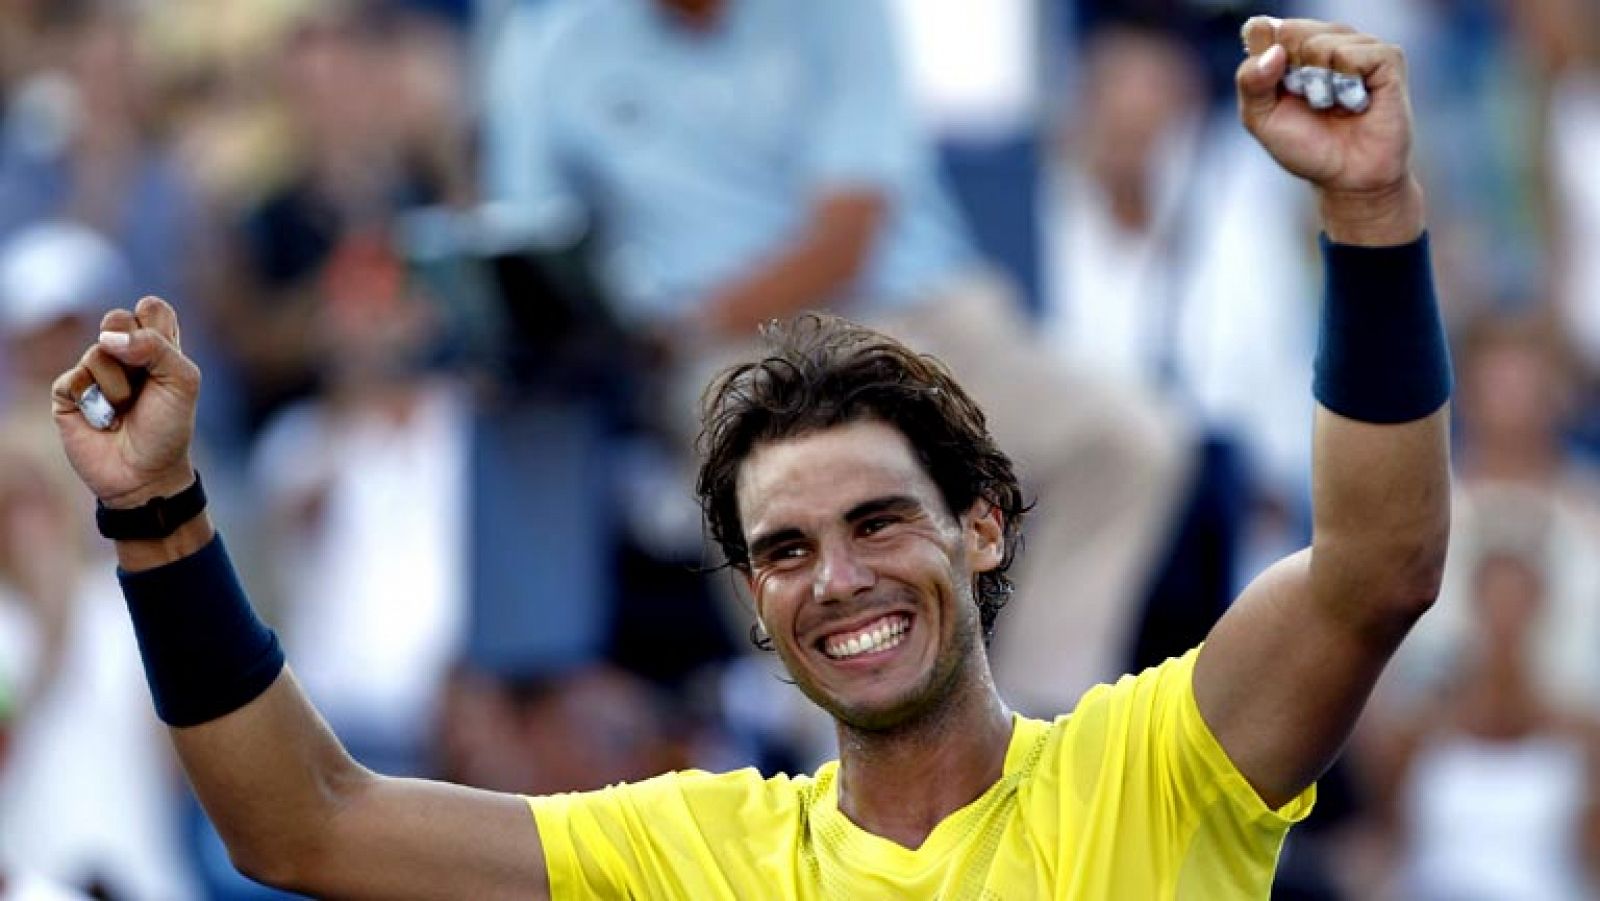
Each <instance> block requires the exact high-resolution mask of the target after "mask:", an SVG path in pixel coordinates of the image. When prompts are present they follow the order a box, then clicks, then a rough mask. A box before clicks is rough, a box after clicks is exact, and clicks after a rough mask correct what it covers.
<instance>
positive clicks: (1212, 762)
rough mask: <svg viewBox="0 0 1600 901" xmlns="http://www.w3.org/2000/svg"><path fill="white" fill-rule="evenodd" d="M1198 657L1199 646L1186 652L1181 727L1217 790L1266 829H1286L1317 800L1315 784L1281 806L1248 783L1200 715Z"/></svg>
mask: <svg viewBox="0 0 1600 901" xmlns="http://www.w3.org/2000/svg"><path fill="white" fill-rule="evenodd" d="M1199 656H1200V649H1199V648H1195V649H1194V650H1192V651H1190V652H1189V659H1188V660H1187V661H1186V662H1187V664H1188V665H1187V669H1188V673H1187V674H1186V676H1187V678H1186V682H1187V684H1186V686H1185V688H1184V692H1183V696H1184V700H1183V704H1184V715H1183V719H1184V728H1185V729H1186V730H1187V731H1188V732H1189V737H1190V739H1191V740H1192V741H1193V742H1194V744H1195V747H1197V748H1199V749H1200V751H1201V753H1202V754H1203V755H1204V758H1205V761H1206V765H1207V766H1208V767H1209V768H1210V769H1211V770H1212V772H1213V773H1214V774H1215V776H1216V778H1217V788H1218V790H1219V791H1220V792H1221V793H1222V794H1224V795H1226V796H1227V797H1228V799H1229V800H1230V801H1232V802H1233V805H1234V806H1235V807H1236V808H1238V809H1239V810H1240V811H1241V812H1242V813H1244V814H1245V816H1246V818H1247V819H1248V820H1249V822H1251V823H1253V824H1257V825H1260V826H1263V827H1265V828H1269V829H1285V828H1288V827H1289V826H1292V825H1294V824H1295V823H1298V822H1300V821H1301V820H1304V819H1305V818H1306V817H1307V816H1309V815H1310V813H1311V809H1312V808H1313V807H1314V806H1316V803H1317V786H1316V783H1312V784H1311V785H1308V786H1306V789H1305V790H1304V791H1302V792H1301V793H1300V794H1299V795H1297V796H1295V797H1294V798H1292V799H1290V800H1289V801H1288V802H1286V803H1285V804H1283V805H1282V806H1281V807H1278V808H1271V807H1268V806H1267V802H1266V801H1263V800H1262V799H1261V795H1260V794H1259V793H1258V792H1257V791H1256V789H1255V786H1253V785H1251V784H1250V780H1248V779H1246V778H1245V775H1244V773H1242V772H1240V771H1239V767H1238V766H1237V765H1236V764H1235V763H1234V762H1233V758H1231V757H1229V756H1228V752H1227V750H1225V749H1224V748H1223V747H1222V743H1221V742H1220V741H1218V740H1217V737H1216V735H1215V734H1213V733H1212V731H1211V726H1210V724H1208V723H1207V722H1206V720H1205V717H1204V716H1202V715H1201V714H1200V702H1199V701H1197V700H1196V699H1195V696H1194V661H1195V660H1197V659H1199Z"/></svg>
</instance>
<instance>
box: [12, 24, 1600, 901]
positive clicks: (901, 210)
mask: <svg viewBox="0 0 1600 901" xmlns="http://www.w3.org/2000/svg"><path fill="white" fill-rule="evenodd" d="M1256 13H1271V14H1277V15H1309V16H1316V17H1321V18H1332V19H1337V20H1342V21H1346V22H1349V23H1350V24H1353V25H1356V26H1358V27H1360V28H1362V29H1364V30H1369V31H1372V32H1374V33H1376V34H1378V35H1380V36H1382V37H1385V38H1386V39H1388V40H1391V41H1394V42H1397V43H1399V44H1401V45H1403V46H1404V47H1405V48H1406V50H1407V53H1408V56H1409V61H1410V66H1411V74H1412V80H1413V91H1414V102H1415V107H1416V114H1417V119H1418V123H1419V131H1420V137H1419V144H1418V147H1417V158H1418V165H1419V167H1420V170H1421V173H1422V177H1423V179H1424V181H1425V183H1426V186H1427V189H1428V196H1429V202H1430V223H1431V229H1432V241H1433V248H1434V260H1435V266H1436V270H1437V274H1438V280H1439V287H1440V294H1441V298H1442V300H1443V303H1444V307H1445V312H1446V317H1447V323H1448V327H1449V330H1450V333H1451V336H1452V340H1453V342H1454V347H1455V362H1456V367H1457V378H1458V393H1457V398H1456V406H1455V415H1456V428H1455V433H1454V434H1455V439H1454V440H1455V444H1456V457H1455V461H1456V474H1457V479H1458V487H1457V493H1458V499H1457V505H1456V521H1455V526H1454V529H1455V535H1454V536H1453V541H1452V547H1451V554H1450V564H1449V573H1448V575H1447V579H1446V588H1445V592H1444V596H1443V597H1442V598H1441V599H1440V601H1439V604H1438V606H1437V608H1436V609H1435V611H1434V612H1433V613H1432V614H1430V616H1429V617H1428V619H1427V620H1426V621H1425V622H1424V623H1423V624H1422V625H1421V626H1420V627H1419V629H1418V630H1417V632H1416V633H1415V634H1414V636H1413V637H1412V638H1411V639H1410V640H1408V642H1407V643H1406V646H1405V647H1404V648H1403V650H1402V652H1401V654H1400V656H1399V658H1398V659H1397V661H1396V663H1395V665H1394V666H1393V667H1392V668H1391V672H1390V673H1389V675H1388V676H1387V677H1386V681H1385V683H1384V685H1383V686H1382V687H1381V688H1380V690H1379V693H1378V696H1377V697H1376V698H1375V699H1374V702H1373V704H1372V707H1371V710H1370V711H1369V713H1368V715H1367V716H1366V718H1365V720H1364V721H1363V723H1362V726H1361V728H1360V730H1359V733H1358V735H1357V736H1356V738H1355V739H1354V740H1353V741H1352V743H1351V746H1350V748H1349V750H1348V752H1347V754H1346V755H1345V757H1344V759H1343V760H1341V761H1340V763H1339V764H1338V766H1337V767H1336V768H1335V769H1334V771H1333V772H1331V773H1330V774H1329V775H1328V777H1327V778H1326V779H1325V780H1324V781H1323V783H1322V787H1321V799H1320V801H1319V805H1318V808H1317V813H1316V815H1315V816H1314V817H1313V819H1312V820H1311V822H1309V823H1308V824H1307V825H1306V826H1305V827H1302V828H1300V829H1297V830H1296V831H1295V832H1294V833H1293V834H1292V835H1291V838H1290V843H1289V845H1288V847H1287V848H1286V851H1285V855H1284V858H1283V861H1282V864H1281V867H1280V877H1279V883H1278V888H1277V892H1276V896H1277V897H1282V898H1384V897H1394V898H1453V899H1459V898H1465V897H1471V898H1474V899H1500V898H1505V899H1545V898H1550V899H1556V898H1580V897H1592V896H1594V895H1595V893H1596V890H1597V889H1596V886H1597V884H1600V883H1597V882H1596V877H1597V875H1600V531H1597V529H1600V490H1597V487H1596V486H1597V480H1596V477H1597V475H1600V468H1597V454H1600V393H1597V391H1596V387H1597V382H1596V374H1597V372H1600V368H1597V367H1600V172H1592V171H1591V167H1593V166H1594V165H1595V161H1597V160H1600V7H1596V5H1595V4H1594V3H1593V2H1592V0H1515V2H1513V0H1391V2H1388V3H1381V4H1378V3H1358V2H1354V0H1303V2H1293V0H1283V2H1268V0H1261V2H1246V0H985V2H982V3H979V2H976V0H866V2H861V0H856V2H847V0H815V2H807V3H794V2H793V0H477V2H473V0H432V2H428V0H409V2H406V0H373V2H365V0H121V2H118V0H0V876H3V881H0V898H63V897H64V898H72V897H80V896H89V897H96V898H111V899H134V901H138V899H159V901H168V899H171V901H185V899H201V898H220V899H233V898H239V899H245V898H258V897H272V896H273V894H272V893H269V892H266V891H265V890H262V889H259V888H257V887H255V886H254V885H252V884H250V883H248V882H246V881H245V880H243V879H242V877H238V876H237V875H235V874H234V873H233V871H232V869H231V867H230V866H229V864H228V862H227V858H226V853H225V851H224V850H223V849H222V846H221V844H220V842H219V841H218V840H217V838H216V837H215V834H214V833H213V832H212V831H211V830H210V827H209V826H208V825H207V824H206V822H205V820H204V817H203V815H202V814H201V813H200V812H199V809H198V807H197V806H196V805H195V803H194V801H193V800H192V799H191V797H190V796H189V795H188V793H187V790H186V788H185V787H184V786H183V782H182V778H181V774H180V773H179V771H178V769H177V767H176V763H175V761H174V760H173V758H172V756H171V754H170V751H169V749H168V747H167V744H166V742H165V738H164V735H163V733H162V731H161V729H160V728H159V726H158V723H157V721H156V720H155V718H154V716H153V714H152V712H151V708H150V703H149V700H148V697H147V694H146V690H145V687H144V685H143V680H142V675H141V669H140V665H139V661H138V656H137V649H136V647H135V645H134V642H133V638H132V634H131V631H130V629H129V627H128V625H127V622H126V616H125V613H124V612H123V610H122V608H121V599H120V595H119V592H118V590H117V586H116V582H115V579H114V575H113V566H114V561H113V558H112V556H111V554H110V549H109V547H108V546H107V545H106V544H105V543H104V542H102V541H101V540H100V539H99V538H98V537H97V536H95V535H94V532H93V529H92V523H91V518H90V517H89V516H88V514H89V512H90V510H91V505H90V502H89V498H88V497H87V496H86V495H85V493H84V491H83V489H82V488H81V486H79V485H78V484H77V483H76V481H75V480H74V479H73V478H72V476H71V473H70V471H68V470H67V469H66V465H65V462H64V460H63V459H62V458H61V456H60V454H59V452H58V451H57V450H56V447H55V444H54V437H53V430H52V427H51V425H50V422H49V420H48V414H47V412H46V411H47V406H46V402H45V396H46V393H47V385H48V383H49V382H50V380H51V379H53V377H54V376H55V375H56V374H57V373H58V372H60V371H62V370H63V369H65V368H67V367H68V366H70V365H71V364H72V363H73V362H74V361H75V360H76V358H77V356H78V355H79V354H80V353H81V351H82V349H83V348H84V347H85V346H86V345H87V344H88V343H89V342H90V341H91V340H93V335H94V333H95V332H96V330H97V325H98V320H99V316H100V314H101V313H102V312H103V311H104V310H105V309H107V308H109V307H111V306H119V305H120V306H131V305H132V302H133V301H134V300H136V299H137V297H139V296H140V295H143V294H159V295H161V296H163V297H165V298H167V299H169V300H171V301H172V302H173V303H174V304H175V305H176V306H177V308H178V310H179V313H180V316H181V318H182V321H183V329H184V330H183V343H184V347H185V350H186V351H188V352H189V353H190V354H191V355H192V356H194V357H195V358H196V359H197V360H198V361H199V362H200V364H201V366H202V368H203V370H204V373H205V391H204V396H203V398H202V409H201V412H200V422H199V429H200V438H199V441H200V446H199V448H198V449H197V457H198V460H197V463H198V466H199V468H200V469H201V470H202V471H203V472H204V474H205V479H206V485H207V489H208V493H209V494H210V495H211V498H212V509H213V514H214V516H215V518H216V519H217V521H218V523H219V525H220V527H221V528H222V529H223V531H225V532H226V533H227V535H228V540H229V544H230V548H231V549H232V551H233V553H234V556H235V558H236V561H237V562H238V563H239V565H240V566H241V568H242V569H243V570H244V573H245V578H246V582H247V584H249V585H250V586H251V589H252V594H253V597H254V599H255V601H256V603H257V606H258V607H259V608H260V609H261V610H262V611H263V615H264V617H265V618H266V619H267V620H268V621H269V622H271V623H272V624H273V625H274V626H275V627H276V628H277V629H278V630H279V632H280V634H281V635H282V636H283V639H284V641H285V643H286V645H287V647H288V649H289V654H290V659H291V662H292V663H293V665H294V666H295V668H296V671H297V673H298V674H299V676H300V678H301V680H302V681H303V683H304V684H305V686H306V688H307V690H308V691H309V692H310V694H311V696H312V697H313V699H314V700H315V702H316V703H317V705H318V706H319V707H320V709H321V710H322V711H323V712H324V714H325V715H326V716H327V718H328V719H329V720H330V721H331V722H332V724H333V725H334V727H335V729H336V730H337V731H338V732H339V734H340V735H341V737H342V738H343V739H344V740H345V741H346V742H347V744H348V745H349V746H350V748H351V749H352V751H353V753H355V754H356V755H357V756H358V757H359V758H360V759H362V760H363V761H364V762H365V763H367V764H368V765H370V766H373V767H375V768H378V769H381V770H384V771H386V772H391V773H412V774H423V775H429V776H436V777H441V778H447V779H453V780H459V781H463V782H468V783H471V784H475V785H481V786H486V787H489V788H494V789H501V790H507V791H518V792H528V793H543V792H554V791H563V790H575V789H587V788H595V787H598V786H601V785H604V784H607V783H610V782H614V781H618V780H624V779H637V778H642V777H645V776H648V775H650V774H652V773H656V772H660V771H662V770H665V769H671V768H678V767H691V766H693V767H701V768H707V769H724V768H732V767H740V766H756V767H760V768H762V769H763V770H765V771H769V772H771V771H777V770H789V771H795V770H809V769H811V768H813V767H814V766H815V765H816V764H817V763H818V762H819V761H821V760H823V759H826V758H827V757H830V756H832V754H833V747H832V742H833V737H832V731H831V728H830V726H829V723H828V721H827V720H826V718H825V717H823V716H822V715H821V714H820V713H819V712H818V711H815V710H814V709H811V708H810V707H809V705H808V704H807V703H806V702H805V701H804V699H803V698H802V697H801V696H800V695H799V694H798V692H796V691H795V690H794V689H793V688H792V687H791V686H789V685H788V684H786V683H785V682H783V681H782V679H781V678H780V676H781V673H779V671H778V669H777V667H776V665H775V663H774V661H773V659H772V656H771V655H770V654H766V653H763V652H760V651H759V650H757V649H756V648H755V647H753V646H752V644H751V642H750V633H749V626H750V621H751V616H750V612H749V607H748V601H747V600H745V599H743V598H742V597H741V595H740V594H739V593H738V591H736V590H734V589H735V579H734V578H733V576H732V575H731V574H730V573H729V572H728V571H726V570H725V569H721V568H719V566H718V565H717V564H718V560H717V558H716V557H715V555H714V552H712V551H711V550H709V549H708V548H707V546H706V542H705V539H704V536H703V534H702V530H701V525H700V519H699V514H700V511H699V508H698V506H697V504H696V502H695V499H694V495H693V491H692V487H693V457H692V452H691V451H692V436H693V432H694V430H693V422H694V420H693V398H694V394H695V391H696V390H698V388H699V387H701V386H703V384H704V382H705V380H706V377H707V376H708V375H709V374H710V373H711V372H713V371H715V367H716V366H717V365H718V364H719V363H721V362H723V361H725V360H727V359H729V358H731V356H732V355H733V354H735V353H737V352H738V351H739V350H740V349H742V348H745V347H747V346H748V341H749V337H750V335H751V334H753V330H754V326H755V325H756V324H757V323H759V322H761V321H763V320H764V319H766V318H768V317H770V316H773V315H783V314H784V313H786V312H790V311H794V310H798V309H805V308H820V307H830V308H833V309H837V310H839V311H841V312H844V313H847V314H850V315H853V316H858V317H860V318H862V319H864V320H866V321H869V322H873V323H875V324H881V325H882V326H883V327H885V328H887V329H889V330H890V331H893V332H895V333H896V334H904V335H906V336H908V337H910V338H912V339H913V340H918V341H919V343H921V344H923V346H926V347H929V348H930V349H934V350H936V351H938V352H939V353H940V354H941V355H944V354H945V353H946V351H947V350H948V355H949V359H950V362H951V364H952V365H953V366H954V367H955V368H956V369H957V371H958V373H959V374H960V375H961V376H962V377H963V379H964V380H968V381H969V382H970V383H971V384H973V385H974V390H975V391H976V392H977V393H978V394H979V396H980V399H982V400H983V401H984V403H985V404H986V405H987V406H990V407H991V408H993V415H994V422H995V428H996V431H997V432H998V433H999V435H1000V439H1001V443H1002V446H1004V447H1007V448H1013V447H1015V448H1019V450H1018V451H1017V454H1018V456H1019V457H1020V458H1021V460H1022V463H1023V471H1024V475H1025V477H1027V479H1028V480H1029V483H1030V486H1032V487H1033V489H1034V492H1033V493H1034V494H1035V495H1036V496H1039V497H1040V498H1041V500H1042V501H1043V502H1044V503H1043V505H1042V506H1041V510H1051V509H1056V510H1063V511H1073V512H1076V513H1077V514H1078V515H1077V521H1073V517H1072V516H1063V517H1059V518H1058V519H1057V520H1051V519H1047V518H1041V519H1040V521H1039V522H1038V523H1035V525H1034V527H1032V528H1031V529H1030V533H1029V549H1028V554H1025V555H1024V562H1023V563H1022V564H1019V566H1020V567H1021V574H1020V576H1019V578H1020V579H1021V582H1022V590H1021V592H1020V593H1019V597H1018V599H1017V600H1016V601H1015V602H1014V603H1013V604H1012V605H1011V607H1010V608H1008V609H1007V611H1006V612H1005V614H1003V615H1002V616H1001V618H1000V621H999V626H998V635H997V638H996V643H995V647H994V658H995V660H996V666H997V669H999V670H1000V676H1001V680H1002V685H1003V687H1004V688H1005V689H1006V693H1007V696H1008V698H1011V699H1012V700H1013V701H1014V703H1016V704H1017V706H1018V707H1019V709H1023V710H1025V711H1026V712H1030V713H1034V714H1039V715H1050V714H1054V713H1057V712H1060V711H1063V710H1066V709H1068V708H1069V707H1070V706H1071V703H1072V700H1073V699H1074V698H1075V697H1076V695H1077V694H1078V693H1079V692H1081V690H1082V689H1083V688H1085V687H1087V685H1089V684H1092V683H1093V682H1095V681H1098V680H1101V679H1106V678H1110V677H1113V676H1115V675H1116V674H1117V673H1121V672H1124V671H1127V670H1129V669H1132V668H1136V667H1141V666H1144V665H1147V664H1150V663H1153V662H1157V661H1159V660H1161V659H1163V658H1164V657H1166V656H1168V655H1170V654H1173V653H1179V652H1181V651H1182V650H1184V649H1186V648H1188V647H1190V646H1192V645H1193V644H1194V643H1195V642H1197V641H1198V640H1199V639H1200V637H1202V636H1203V635H1204V634H1205V630H1206V629H1207V627H1208V626H1209V625H1210V623H1211V622H1213V621H1214V620H1215V618H1216V616H1218V615H1219V614H1220V613H1221V611H1222V610H1224V609H1225V608H1226V605H1227V603H1228V601H1229V599H1230V598H1231V597H1232V596H1233V595H1234V593H1235V592H1236V591H1237V590H1238V589H1239V588H1240V587H1241V586H1242V585H1243V584H1245V583H1246V582H1248V580H1249V579H1250V578H1251V577H1252V576H1253V575H1254V574H1255V573H1256V572H1258V571H1259V570H1260V569H1261V568H1262V567H1263V566H1264V565H1265V564H1266V563H1268V562H1269V561H1271V560H1273V559H1275V558H1276V557H1277V556H1279V555H1280V554H1282V553H1284V552H1286V551H1288V550H1290V549H1292V548H1294V547H1297V546H1299V545H1300V544H1301V543H1303V542H1304V541H1305V540H1306V539H1307V536H1308V532H1309V506H1308V491H1307V485H1308V476H1309V437H1310V432H1309V429H1310V419H1311V412H1312V406H1311V397H1310V392H1309V384H1310V359H1311V354H1312V350H1313V348H1314V344H1315V334H1316V332H1315V328H1316V315H1317V314H1316V310H1317V303H1318V296H1319V293H1320V285H1319V280H1320V274H1319V268H1318V257H1317V243H1316V242H1317V226H1316V221H1315V211H1314V209H1313V208H1312V204H1311V202H1310V201H1311V198H1310V195H1309V193H1308V191H1307V190H1305V189H1304V188H1303V186H1300V185H1298V184H1296V183H1293V182H1292V181H1291V180H1290V179H1289V178H1288V177H1286V176H1284V175H1282V174H1281V173H1279V172H1277V171H1276V170H1275V169H1274V167H1273V165H1272V164H1271V163H1270V161H1269V160H1268V159H1267V157H1266V156H1265V155H1264V154H1263V153H1261V152H1260V151H1259V150H1258V149H1257V148H1256V147H1254V146H1253V145H1252V144H1251V142H1250V141H1249V139H1248V138H1247V136H1245V135H1244V133H1243V132H1242V130H1241V129H1240V128H1239V127H1238V126H1237V124H1236V119H1235V115H1234V111H1233V108H1232V97H1231V92H1232V88H1231V77H1232V72H1233V69H1234V67H1235V66H1236V65H1237V63H1238V61H1239V60H1240V58H1241V50H1240V47H1239V39H1238V34H1239V27H1240V25H1241V24H1242V23H1243V21H1244V19H1245V18H1247V17H1248V16H1249V15H1252V14H1256ZM1584 248H1589V249H1588V250H1585V249H1584ZM1002 322H1003V323H1006V325H1005V326H1004V327H998V326H995V327H991V324H993V323H1002ZM974 323H979V324H980V325H977V326H975V325H974ZM958 338H959V339H960V340H957V339H958ZM923 339H925V340H923ZM1008 366H1009V367H1012V368H1006V367H1008ZM1018 367H1020V368H1018ZM1013 373H1017V374H1016V375H1015V376H1014V375H1013ZM986 382H987V383H992V386H991V387H985V383H986ZM1002 410H1011V411H1012V412H1009V413H1005V412H1000V411H1002ZM1057 464H1059V465H1057ZM1052 504H1054V505H1056V506H1055V507H1052V506H1051V505H1052ZM1030 554H1031V555H1032V556H1029V555H1030ZM1035 561H1041V562H1037V563H1036V562H1035ZM1046 564H1048V565H1046ZM1032 581H1038V582H1039V583H1040V585H1041V586H1048V587H1047V588H1041V589H1038V590H1031V589H1029V587H1028V586H1029V584H1030V582H1032ZM1068 585H1070V586H1076V587H1074V588H1071V589H1068V588H1064V587H1063V586H1068Z"/></svg>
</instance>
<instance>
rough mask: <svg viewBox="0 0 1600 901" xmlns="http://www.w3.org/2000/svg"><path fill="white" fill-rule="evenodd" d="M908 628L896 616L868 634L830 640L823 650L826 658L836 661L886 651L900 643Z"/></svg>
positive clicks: (863, 633) (907, 624) (906, 623)
mask: <svg viewBox="0 0 1600 901" xmlns="http://www.w3.org/2000/svg"><path fill="white" fill-rule="evenodd" d="M909 627H910V624H909V623H908V622H907V621H906V620H905V619H903V618H901V617H898V616H896V617H894V618H893V619H890V620H888V621H885V622H881V623H879V624H878V626H877V627H876V628H874V629H873V630H872V631H870V632H862V633H858V634H856V635H852V636H851V637H849V638H845V639H833V640H830V641H829V642H828V643H827V645H826V647H825V649H826V651H827V654H828V656H829V657H832V658H834V659H836V660H839V659H844V658H848V657H855V656H858V655H861V654H865V653H870V652H873V651H882V650H887V649H889V648H892V647H894V646H895V645H898V644H899V643H900V642H901V640H902V637H903V636H904V635H905V633H906V631H907V629H908V628H909Z"/></svg>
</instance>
